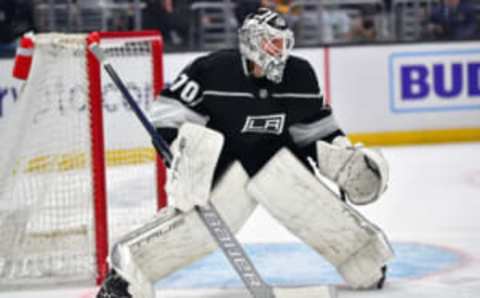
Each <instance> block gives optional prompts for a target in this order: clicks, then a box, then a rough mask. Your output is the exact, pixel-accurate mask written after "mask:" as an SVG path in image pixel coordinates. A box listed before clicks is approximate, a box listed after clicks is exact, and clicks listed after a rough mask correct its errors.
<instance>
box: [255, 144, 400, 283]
mask: <svg viewBox="0 0 480 298" xmlns="http://www.w3.org/2000/svg"><path fill="white" fill-rule="evenodd" d="M247 190H248V192H249V193H250V194H251V195H252V196H253V197H254V198H255V199H257V200H258V202H259V203H260V204H261V205H262V206H264V207H265V208H266V209H267V210H268V211H269V212H270V213H271V214H272V215H273V216H274V217H275V218H276V219H277V220H278V221H280V222H281V223H282V224H284V225H285V226H286V227H287V228H288V229H289V230H290V231H291V232H292V233H293V234H295V235H297V236H298V237H299V238H301V239H302V240H303V241H305V243H307V244H308V245H310V246H311V247H313V248H314V249H315V250H316V251H317V252H318V253H320V254H321V255H322V256H324V257H325V258H326V259H327V260H328V261H329V262H330V263H331V264H332V265H334V266H335V267H336V268H337V270H338V272H339V273H340V274H341V275H342V277H343V278H344V279H345V281H346V282H347V283H348V284H350V285H351V286H352V287H354V288H366V287H370V286H372V285H373V284H375V283H376V282H377V281H378V280H379V279H380V278H381V276H382V275H381V267H382V266H383V265H385V264H386V262H387V261H388V260H389V259H390V258H392V257H393V252H392V250H391V247H390V245H389V244H388V241H387V240H386V238H385V236H384V234H383V232H382V231H381V230H380V229H379V228H378V227H376V226H375V225H373V224H372V223H371V222H370V221H368V220H367V219H366V218H364V217H363V216H362V215H361V214H359V213H358V212H357V211H356V210H354V209H353V208H352V207H350V206H348V205H347V204H345V203H344V202H342V201H341V200H340V199H339V198H338V197H337V196H336V195H335V194H334V193H333V192H332V191H331V190H330V189H329V188H327V187H326V186H325V185H324V184H322V183H321V182H320V181H318V180H317V179H316V178H315V176H313V175H312V174H311V173H310V172H309V171H308V170H307V169H306V168H305V167H304V166H303V165H302V164H301V163H300V162H299V161H298V159H297V158H296V157H294V156H293V154H292V153H291V152H290V151H288V150H287V149H282V150H280V151H279V152H278V153H277V154H276V155H275V156H274V157H273V158H272V159H271V160H270V161H269V162H268V163H267V164H266V165H265V166H264V167H263V168H262V170H261V171H260V172H259V173H257V175H255V176H254V177H253V178H252V180H251V181H250V183H249V185H248V188H247Z"/></svg>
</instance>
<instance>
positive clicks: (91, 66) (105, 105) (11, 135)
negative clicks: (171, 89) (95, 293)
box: [0, 32, 165, 288]
mask: <svg viewBox="0 0 480 298" xmlns="http://www.w3.org/2000/svg"><path fill="white" fill-rule="evenodd" d="M92 36H93V35H92V34H90V35H86V34H76V35H71V34H52V33H50V34H38V35H36V36H34V37H33V40H34V54H33V62H32V66H31V70H30V73H29V76H28V80H27V81H26V83H25V85H24V87H23V89H22V91H21V96H20V98H19V100H18V101H17V103H16V105H15V108H14V112H13V113H9V115H5V117H4V118H3V119H2V120H1V121H2V122H3V123H1V124H0V135H1V136H2V140H1V142H0V235H1V237H2V241H0V288H11V287H30V286H32V285H42V286H44V285H49V284H64V283H79V282H91V283H94V282H97V283H98V282H99V281H100V280H102V279H103V278H104V277H105V274H106V271H107V265H106V257H107V255H108V249H109V245H111V244H112V243H113V242H114V241H115V239H116V238H118V237H120V236H121V235H122V234H124V233H126V232H127V231H128V230H131V229H133V228H134V227H136V226H138V225H139V224H141V223H142V222H144V221H145V220H146V219H147V218H148V217H150V216H152V215H153V214H154V213H155V211H156V210H157V207H158V206H159V205H164V204H165V196H164V194H163V191H162V183H163V181H164V175H163V170H162V168H161V167H160V169H159V168H158V167H156V155H155V153H154V151H153V149H152V146H151V145H150V144H151V143H150V138H149V137H148V135H147V133H146V132H145V131H144V129H143V128H142V127H141V125H140V123H139V122H138V120H137V119H136V118H135V116H134V114H133V113H132V112H131V111H130V109H129V108H128V105H127V104H126V103H125V102H124V101H123V99H122V97H121V94H120V92H119V91H118V90H117V89H116V88H115V87H114V85H113V83H112V82H111V81H110V80H109V78H108V76H107V75H106V74H104V73H103V71H102V70H101V68H100V65H99V64H98V62H97V61H96V60H95V58H94V57H93V55H91V53H89V52H88V51H87V48H88V43H89V42H91V41H92ZM95 36H99V37H100V46H102V47H104V48H105V51H106V53H107V55H108V56H109V57H110V62H111V63H112V64H113V65H114V67H115V68H116V69H117V71H118V72H119V73H120V75H121V76H122V79H123V80H124V82H126V84H127V87H128V88H129V89H130V91H131V93H132V94H133V95H134V96H135V97H136V99H138V101H139V104H140V106H141V107H142V108H143V109H144V110H146V111H148V109H149V107H150V104H151V102H152V100H153V98H154V96H155V95H156V94H158V93H159V91H160V89H161V87H162V84H163V76H162V53H161V52H162V40H161V37H160V35H159V34H158V33H157V32H124V33H100V34H99V35H95Z"/></svg>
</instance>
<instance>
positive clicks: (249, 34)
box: [239, 8, 294, 84]
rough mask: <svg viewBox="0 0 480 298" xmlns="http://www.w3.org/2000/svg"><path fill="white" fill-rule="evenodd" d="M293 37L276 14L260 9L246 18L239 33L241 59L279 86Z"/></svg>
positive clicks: (284, 22) (285, 24)
mask: <svg viewBox="0 0 480 298" xmlns="http://www.w3.org/2000/svg"><path fill="white" fill-rule="evenodd" d="M293 44H294V38H293V33H292V31H291V30H290V29H289V28H288V25H287V22H286V21H285V19H284V18H283V17H281V16H280V15H279V14H278V13H276V12H273V11H271V10H269V9H266V8H260V9H259V10H258V12H257V13H255V14H251V15H249V16H247V17H246V19H245V21H244V22H243V25H242V27H241V28H240V30H239V47H240V53H241V54H242V56H243V57H244V58H245V59H247V60H250V61H251V62H253V63H255V64H257V65H258V66H259V67H260V68H261V69H262V72H263V74H262V75H263V76H265V77H266V78H267V79H269V80H271V81H273V82H275V83H277V84H278V83H280V82H281V81H282V77H283V71H284V69H285V65H286V62H287V58H288V55H289V54H290V51H291V50H292V48H293Z"/></svg>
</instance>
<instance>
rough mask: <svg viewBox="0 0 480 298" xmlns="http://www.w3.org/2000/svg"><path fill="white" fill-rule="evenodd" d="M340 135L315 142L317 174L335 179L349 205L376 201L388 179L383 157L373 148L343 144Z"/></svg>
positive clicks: (386, 166) (386, 165)
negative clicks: (350, 203)
mask: <svg viewBox="0 0 480 298" xmlns="http://www.w3.org/2000/svg"><path fill="white" fill-rule="evenodd" d="M340 138H344V137H340ZM340 138H337V139H335V141H337V142H335V141H334V142H333V143H332V144H329V143H326V142H323V141H319V142H317V160H318V167H319V170H320V173H321V174H323V175H325V176H326V177H328V178H329V179H331V180H333V181H334V182H336V183H337V184H338V186H339V187H340V188H341V189H343V190H344V191H345V192H346V194H347V197H348V199H349V200H350V202H352V203H353V204H356V205H365V204H369V203H372V202H374V201H376V200H377V199H378V198H379V197H380V195H381V194H382V193H383V192H384V191H385V189H386V186H387V182H388V164H387V162H386V160H385V158H384V157H383V156H382V154H381V153H380V151H377V150H373V149H368V148H363V147H361V146H356V147H352V146H346V143H345V142H344V141H341V140H339V139H340ZM344 139H345V138H344ZM339 142H342V143H343V145H340V144H338V143H339Z"/></svg>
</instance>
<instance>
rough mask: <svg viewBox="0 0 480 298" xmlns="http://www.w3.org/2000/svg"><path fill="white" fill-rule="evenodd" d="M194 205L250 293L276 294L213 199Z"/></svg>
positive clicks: (159, 143) (155, 138)
mask: <svg viewBox="0 0 480 298" xmlns="http://www.w3.org/2000/svg"><path fill="white" fill-rule="evenodd" d="M90 50H91V52H92V53H93V54H94V55H95V57H96V58H97V60H98V61H99V62H100V63H101V64H102V65H103V67H104V69H105V71H106V72H107V73H108V75H109V76H110V78H111V79H112V81H113V82H114V84H115V85H116V86H117V88H118V89H119V90H120V92H121V93H122V95H123V97H124V98H125V99H126V100H127V102H128V103H129V105H130V106H131V108H132V110H133V111H134V113H135V115H136V116H137V117H138V119H139V120H140V122H141V123H142V125H143V126H144V128H145V129H146V130H147V132H148V133H149V134H150V137H151V138H152V143H153V144H154V147H155V150H156V151H157V152H158V154H160V155H161V156H162V157H163V159H164V161H165V164H166V166H168V167H170V165H171V164H172V160H173V154H172V152H171V151H170V148H169V146H168V145H167V143H166V142H165V140H164V139H163V137H162V136H161V135H160V134H159V133H158V132H157V131H156V129H155V128H154V127H153V125H152V124H151V123H150V121H149V120H148V119H147V118H146V116H145V114H144V113H143V111H142V110H141V109H140V107H139V106H138V104H137V103H136V102H135V100H134V99H133V97H132V95H131V94H130V92H129V91H128V89H127V88H126V86H125V84H124V83H123V81H122V80H121V78H120V77H119V76H118V74H117V72H116V71H115V69H114V68H113V66H112V65H111V64H110V63H108V61H107V59H106V56H105V55H104V53H103V51H102V49H101V48H100V47H99V45H98V43H92V44H91V45H90ZM195 208H196V210H197V211H198V213H199V215H200V218H201V219H202V221H203V223H204V224H205V226H206V227H207V229H208V231H209V232H210V234H211V235H212V237H213V238H214V239H215V241H216V242H217V244H218V245H219V246H220V248H221V250H222V251H223V253H224V255H225V256H226V258H227V259H228V261H229V262H230V264H231V265H232V266H233V268H234V269H235V271H236V272H237V274H238V275H239V276H240V278H241V279H242V281H243V283H244V285H245V286H246V288H247V289H248V291H249V292H250V293H251V295H252V297H254V298H274V297H276V295H275V294H274V292H273V289H272V287H271V286H270V285H268V284H267V283H265V282H264V281H263V279H262V278H261V276H260V274H259V273H258V271H257V270H256V268H255V266H254V265H253V263H252V261H251V260H250V259H249V257H248V256H247V254H246V253H245V251H244V250H243V248H242V246H241V245H240V243H239V242H238V240H237V239H236V237H235V235H233V233H232V231H231V230H230V228H229V227H228V226H227V225H226V223H225V221H224V220H223V219H222V218H221V216H220V214H219V213H218V211H217V209H216V208H215V206H213V204H212V203H208V204H207V206H205V207H203V206H196V207H195Z"/></svg>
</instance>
